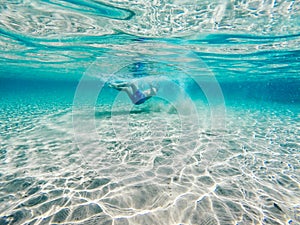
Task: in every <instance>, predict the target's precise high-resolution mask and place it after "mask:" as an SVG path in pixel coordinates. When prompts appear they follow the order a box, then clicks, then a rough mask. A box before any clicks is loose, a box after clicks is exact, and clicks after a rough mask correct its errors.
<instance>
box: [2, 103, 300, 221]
mask: <svg viewBox="0 0 300 225" xmlns="http://www.w3.org/2000/svg"><path fill="white" fill-rule="evenodd" d="M149 104H150V106H149V105H146V106H145V107H144V106H142V108H141V107H137V108H132V109H131V110H130V111H127V110H124V109H122V107H119V108H118V107H115V108H114V110H113V111H111V108H110V107H108V106H105V105H102V106H99V107H96V109H95V110H94V114H93V115H92V116H90V115H89V116H87V117H86V115H85V114H84V113H82V114H81V112H80V111H76V112H74V110H72V108H71V107H68V108H65V109H59V110H50V111H49V112H45V111H43V112H41V113H33V114H28V113H27V114H22V113H20V114H19V115H18V116H16V115H13V114H11V113H9V112H8V111H9V110H8V111H7V110H6V114H5V115H3V114H2V120H1V127H0V128H1V135H0V143H1V145H0V151H1V152H0V153H1V154H0V157H1V158H0V159H1V161H0V162H1V164H0V172H1V173H0V216H1V217H0V224H114V225H117V224H122V225H123V224H162V225H166V224H205V225H207V224H211V225H214V224H221V225H224V224H247V225H248V224H300V204H299V203H300V173H299V168H300V154H299V149H300V148H299V143H300V140H299V138H300V132H299V127H300V117H299V111H298V110H290V109H288V107H286V106H279V107H276V110H274V108H272V110H270V108H269V109H267V108H266V109H264V110H263V109H260V108H254V107H252V108H251V107H241V106H240V107H234V106H231V107H227V110H226V115H224V118H225V122H226V127H223V128H222V129H219V130H217V129H211V126H210V123H211V121H210V113H209V110H208V109H207V108H205V107H204V106H199V108H198V115H197V118H198V121H197V123H196V122H195V121H194V120H193V119H194V117H193V116H191V115H189V114H188V113H187V115H179V114H178V111H176V109H173V108H172V107H169V106H168V107H167V106H163V105H160V106H159V107H158V106H157V105H155V106H153V105H152V106H151V104H153V103H149ZM24 110H26V109H24ZM199 112H201V113H199ZM74 118H75V119H74ZM80 120H81V121H84V122H83V123H81V124H80V126H82V127H81V129H78V128H79V127H78V126H77V125H76V124H75V125H74V123H75V122H76V121H80ZM208 121H210V122H208ZM84 124H86V127H84Z"/></svg>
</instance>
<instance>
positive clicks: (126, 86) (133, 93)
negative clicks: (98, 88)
mask: <svg viewBox="0 0 300 225" xmlns="http://www.w3.org/2000/svg"><path fill="white" fill-rule="evenodd" d="M109 86H110V87H111V88H114V89H116V90H118V91H124V92H126V93H127V95H128V97H129V98H130V100H131V101H132V103H133V104H135V105H140V104H143V103H144V102H145V101H147V100H148V99H150V98H151V97H153V96H155V95H156V93H157V88H155V87H153V86H152V85H151V84H150V88H149V89H147V90H145V91H141V90H140V89H139V88H138V86H136V85H135V84H134V83H110V84H109Z"/></svg>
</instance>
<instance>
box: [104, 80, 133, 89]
mask: <svg viewBox="0 0 300 225" xmlns="http://www.w3.org/2000/svg"><path fill="white" fill-rule="evenodd" d="M108 86H109V87H111V88H114V89H117V90H121V89H122V88H124V87H129V86H130V84H129V83H127V82H122V83H121V82H116V83H109V84H108Z"/></svg>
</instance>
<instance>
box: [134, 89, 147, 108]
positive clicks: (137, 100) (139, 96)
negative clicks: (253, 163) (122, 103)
mask: <svg viewBox="0 0 300 225" xmlns="http://www.w3.org/2000/svg"><path fill="white" fill-rule="evenodd" d="M149 98H151V96H149V97H147V96H146V95H144V93H143V92H141V91H140V90H137V91H136V92H135V93H134V94H133V95H132V96H130V99H131V101H132V102H133V104H135V105H140V104H142V103H144V102H145V101H147V100H148V99H149Z"/></svg>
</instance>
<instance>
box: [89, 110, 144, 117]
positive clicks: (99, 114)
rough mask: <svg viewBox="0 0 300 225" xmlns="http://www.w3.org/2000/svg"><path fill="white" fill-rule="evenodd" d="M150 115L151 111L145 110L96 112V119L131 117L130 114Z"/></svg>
mask: <svg viewBox="0 0 300 225" xmlns="http://www.w3.org/2000/svg"><path fill="white" fill-rule="evenodd" d="M146 113H150V109H147V108H144V109H139V110H131V111H128V110H119V111H110V110H107V111H97V112H95V118H99V119H101V118H111V117H112V116H122V115H130V114H146Z"/></svg>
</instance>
